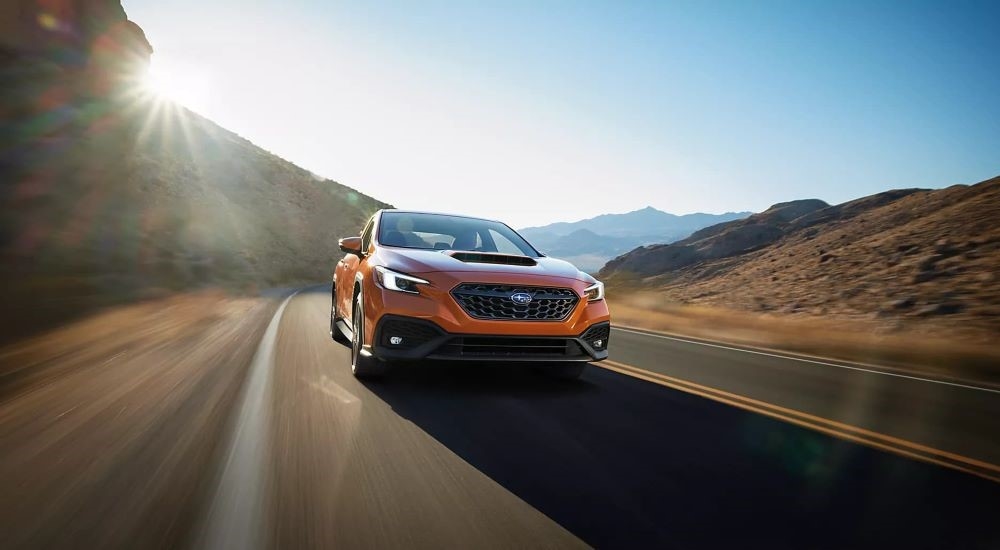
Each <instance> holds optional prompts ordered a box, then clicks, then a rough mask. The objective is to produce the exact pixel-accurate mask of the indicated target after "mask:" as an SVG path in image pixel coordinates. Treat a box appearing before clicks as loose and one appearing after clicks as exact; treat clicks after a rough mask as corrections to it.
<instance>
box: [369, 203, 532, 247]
mask: <svg viewBox="0 0 1000 550" xmlns="http://www.w3.org/2000/svg"><path fill="white" fill-rule="evenodd" d="M378 242H379V243H380V244H382V245H385V246H398V247H401V248H418V249H426V250H468V251H474V252H497V253H501V254H512V255H516V256H529V257H532V258H537V257H539V256H540V254H539V253H538V251H536V250H535V249H534V248H532V246H531V245H530V244H528V241H526V240H524V238H523V237H521V236H520V235H518V234H517V232H516V231H514V230H513V229H511V228H510V227H507V226H506V225H504V224H502V223H500V222H495V221H489V220H480V219H476V218H464V217H461V216H447V215H443V214H424V213H416V212H383V213H382V221H381V222H380V224H379V232H378Z"/></svg>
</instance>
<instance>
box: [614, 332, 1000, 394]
mask: <svg viewBox="0 0 1000 550" xmlns="http://www.w3.org/2000/svg"><path fill="white" fill-rule="evenodd" d="M611 328H613V329H614V330H620V331H622V332H630V333H632V334H638V335H641V336H653V337H656V338H663V339H664V340H674V341H676V342H684V343H686V344H697V345H699V346H708V347H710V348H719V349H725V350H730V351H741V352H743V353H752V354H754V355H765V356H767V357H775V358H778V359H786V360H788V361H801V362H803V363H813V364H815V365H823V366H827V367H837V368H839V369H848V370H854V371H860V372H867V373H870V374H881V375H883V376H894V377H896V378H906V379H908V380H916V381H919V382H930V383H932V384H942V385H945V386H954V387H956V388H963V389H967V390H977V391H984V392H989V393H1000V390H995V389H993V388H984V387H981V386H970V385H968V384H959V383H956V382H946V381H944V380H934V379H933V378H921V377H919V376H909V375H906V374H898V373H894V372H885V371H880V370H874V369H866V368H862V367H852V366H850V365H839V364H837V363H827V362H825V361H816V360H815V359H804V358H800V357H793V356H790V355H780V354H777V353H768V352H765V351H757V350H752V349H743V348H735V347H730V346H723V345H721V344H710V343H708V342H700V341H698V340H687V339H684V338H677V337H674V336H667V335H665V334H656V333H655V332H645V331H642V330H632V329H628V328H622V327H616V326H612V327H611Z"/></svg>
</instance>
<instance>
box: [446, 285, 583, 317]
mask: <svg viewBox="0 0 1000 550" xmlns="http://www.w3.org/2000/svg"><path fill="white" fill-rule="evenodd" d="M516 294H527V295H529V296H531V301H529V302H527V303H518V302H515V301H514V299H513V298H512V296H514V295H516ZM451 295H452V296H454V297H455V300H456V301H457V302H458V304H459V305H460V306H462V309H464V310H465V312H466V313H468V314H469V315H470V316H471V317H473V318H475V319H489V320H496V321H561V320H563V319H565V318H566V317H568V316H569V314H570V312H572V311H573V308H574V307H576V303H577V302H578V301H579V299H580V298H579V297H578V296H577V295H576V292H574V291H573V289H570V288H554V287H537V286H513V285H498V284H484V283H463V284H460V285H458V286H457V287H455V289H454V290H452V291H451Z"/></svg>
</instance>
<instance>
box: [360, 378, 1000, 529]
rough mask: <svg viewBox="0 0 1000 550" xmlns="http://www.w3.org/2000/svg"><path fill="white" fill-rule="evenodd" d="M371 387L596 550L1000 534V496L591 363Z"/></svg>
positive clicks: (956, 476) (968, 481) (975, 482)
mask: <svg viewBox="0 0 1000 550" xmlns="http://www.w3.org/2000/svg"><path fill="white" fill-rule="evenodd" d="M366 386H367V387H368V388H369V389H371V391H373V392H374V393H375V394H376V395H378V396H379V397H380V398H381V399H383V400H384V401H385V402H387V403H388V404H389V405H390V406H391V407H392V408H393V410H394V411H395V412H396V413H397V414H399V415H401V416H403V417H405V418H407V419H409V420H410V421H412V422H413V423H414V424H416V425H417V426H419V427H420V428H421V429H423V430H424V431H425V432H426V433H428V434H429V435H431V436H432V437H434V438H435V439H436V440H437V441H439V442H441V443H442V444H444V445H445V446H447V447H448V448H449V449H450V450H452V451H453V452H454V453H456V454H457V455H458V456H460V457H461V458H462V459H464V460H465V461H466V462H468V463H469V464H471V465H472V466H474V467H475V468H477V469H478V470H479V471H481V472H483V473H484V474H486V475H487V476H489V477H490V478H492V479H493V480H495V481H496V482H498V483H499V484H501V485H502V486H504V487H505V488H506V489H508V490H509V491H511V492H513V493H514V494H516V495H518V496H519V497H520V498H521V499H523V500H524V501H526V502H527V503H528V504H530V505H532V506H534V507H535V508H536V509H538V510H540V511H541V512H543V513H544V514H546V515H548V516H549V517H550V518H552V519H553V520H555V521H556V522H558V523H559V524H561V525H562V526H563V527H565V528H566V529H568V530H569V531H571V532H572V533H574V534H575V535H577V536H578V537H580V538H581V539H582V540H584V541H585V542H587V543H588V544H590V545H593V546H596V547H599V548H612V547H615V548H621V547H650V546H657V547H692V546H694V547H716V546H722V545H732V544H740V545H741V546H746V545H750V546H757V545H765V544H766V545H774V546H779V547H810V548H843V547H852V548H857V547H899V546H902V545H904V544H905V545H908V546H911V547H941V546H947V547H966V548H977V547H996V546H994V545H995V543H996V542H997V539H998V534H1000V530H998V529H997V527H995V522H994V520H995V517H994V513H995V511H996V510H997V509H1000V485H997V484H994V483H992V482H989V481H986V480H982V479H979V478H976V477H973V476H970V475H967V474H963V473H960V472H955V471H951V470H946V469H942V468H939V467H936V466H932V465H928V464H924V463H920V462H916V461H912V460H909V459H905V458H902V457H899V456H896V455H892V454H888V453H884V452H880V451H877V450H874V449H870V448H868V447H863V446H860V445H856V444H853V443H849V442H846V441H843V440H840V439H836V438H833V437H828V436H825V435H823V434H819V433H816V432H813V431H810V430H806V429H803V428H799V427H796V426H793V425H790V424H786V423H784V422H780V421H777V420H773V419H770V418H767V417H763V416H760V415H756V414H751V413H748V412H745V411H742V410H740V409H736V408H733V407H730V406H726V405H722V404H719V403H716V402H713V401H710V400H708V399H703V398H700V397H696V396H693V395H690V394H686V393H683V392H680V391H675V390H671V389H668V388H664V387H661V386H658V385H655V384H651V383H647V382H644V381H641V380H638V379H634V378H630V377H627V376H623V375H620V374H617V373H614V372H611V371H608V370H605V369H601V368H599V367H595V366H590V367H588V370H587V372H586V373H585V374H584V376H583V377H582V378H581V380H579V381H573V382H566V381H558V380H552V379H548V378H546V377H544V376H539V375H538V374H537V373H535V372H532V371H530V370H529V369H524V368H498V367H485V366H482V365H474V364H473V365H469V364H416V365H407V366H402V367H399V368H396V369H394V370H393V371H392V372H391V374H390V376H389V377H387V378H386V379H385V380H383V381H380V382H371V383H367V384H366ZM540 542H541V541H540Z"/></svg>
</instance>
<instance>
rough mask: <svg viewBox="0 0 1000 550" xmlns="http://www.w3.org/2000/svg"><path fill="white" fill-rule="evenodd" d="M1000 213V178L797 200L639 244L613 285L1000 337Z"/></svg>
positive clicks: (615, 270) (619, 265)
mask: <svg viewBox="0 0 1000 550" xmlns="http://www.w3.org/2000/svg"><path fill="white" fill-rule="evenodd" d="M789 208H791V209H792V211H793V213H791V215H787V214H788V213H789V212H790V211H789ZM782 212H785V214H782ZM998 216H1000V178H993V179H990V180H987V181H984V182H981V183H978V184H976V185H971V186H966V185H956V186H953V187H949V188H946V189H941V190H934V191H931V190H918V189H905V190H896V191H888V192H886V193H879V194H876V195H872V196H869V197H864V198H861V199H858V200H855V201H850V202H847V203H844V204H840V205H836V206H825V205H824V204H823V203H821V202H820V201H795V202H793V203H784V204H782V205H775V206H774V207H772V208H771V209H769V210H767V211H765V212H763V213H761V214H757V215H754V216H751V217H750V218H748V219H746V220H741V221H737V222H729V223H726V224H719V225H716V226H713V227H710V228H706V229H704V230H702V231H699V232H698V233H696V234H694V235H692V236H691V237H690V238H689V239H685V240H684V241H680V242H678V243H674V244H671V245H659V246H653V247H645V248H639V249H636V250H634V251H632V252H629V253H628V254H625V255H623V256H621V257H619V258H616V259H615V260H613V261H612V262H609V263H608V264H607V266H605V267H604V269H603V270H602V271H601V273H600V276H601V277H603V278H605V279H606V280H607V281H608V282H609V283H610V284H611V285H612V287H614V286H617V287H618V288H619V289H625V288H635V287H639V288H643V289H655V290H658V291H661V292H662V293H663V294H665V295H666V296H667V297H669V299H670V300H673V301H676V302H679V303H686V304H701V305H709V306H719V307H725V308H731V309H738V310H748V311H758V312H760V311H770V312H777V313H784V314H802V315H809V314H811V315H822V316H826V317H839V318H852V317H854V318H865V319H872V320H876V321H879V322H882V323H883V324H885V325H887V326H893V325H899V324H900V323H902V322H910V321H912V322H913V323H915V324H921V323H925V324H929V325H933V324H935V323H947V324H948V325H949V326H952V327H961V328H962V329H967V330H969V331H979V332H980V333H981V334H983V335H995V334H997V333H1000V275H998V271H1000V224H998V223H997V222H998V219H1000V217H998ZM619 291H622V290H619Z"/></svg>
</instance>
